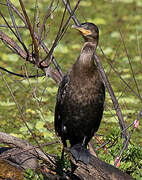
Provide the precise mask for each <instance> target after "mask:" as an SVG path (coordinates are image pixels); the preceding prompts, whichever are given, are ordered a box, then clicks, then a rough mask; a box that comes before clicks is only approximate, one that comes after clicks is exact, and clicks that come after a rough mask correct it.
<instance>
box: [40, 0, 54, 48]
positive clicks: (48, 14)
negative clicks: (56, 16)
mask: <svg viewBox="0 0 142 180" xmlns="http://www.w3.org/2000/svg"><path fill="white" fill-rule="evenodd" d="M53 3H54V0H52V1H51V3H50V6H49V8H48V9H47V12H46V14H45V16H44V18H43V23H42V25H41V27H40V32H39V38H38V41H39V44H40V42H41V37H42V33H43V30H44V27H45V24H46V21H47V19H48V17H49V16H50V14H51V8H52V6H53Z"/></svg>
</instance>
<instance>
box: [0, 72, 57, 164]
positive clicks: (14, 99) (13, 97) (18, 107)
mask: <svg viewBox="0 0 142 180" xmlns="http://www.w3.org/2000/svg"><path fill="white" fill-rule="evenodd" d="M0 75H1V77H2V79H3V81H4V82H5V84H6V86H7V88H8V90H9V92H10V94H11V97H12V99H13V101H14V102H15V105H16V107H17V109H18V111H19V114H20V116H21V120H22V122H23V123H24V125H25V126H26V128H27V129H28V131H29V132H30V133H31V135H32V137H33V139H34V140H35V142H36V143H37V145H38V147H39V149H40V150H41V151H42V152H43V153H44V154H45V155H46V156H47V158H48V159H49V161H50V162H51V163H54V162H53V161H52V160H51V158H50V157H49V156H48V155H47V154H46V153H45V152H44V151H43V149H42V148H41V146H40V144H39V143H38V141H37V139H36V137H35V135H34V134H33V132H32V131H31V129H30V128H29V126H28V125H27V123H26V121H25V119H24V116H23V113H22V112H21V109H20V106H19V104H18V103H17V100H16V98H15V96H14V95H13V92H12V90H11V88H10V86H9V85H8V83H7V81H6V79H5V78H4V76H3V74H2V73H1V72H0Z"/></svg>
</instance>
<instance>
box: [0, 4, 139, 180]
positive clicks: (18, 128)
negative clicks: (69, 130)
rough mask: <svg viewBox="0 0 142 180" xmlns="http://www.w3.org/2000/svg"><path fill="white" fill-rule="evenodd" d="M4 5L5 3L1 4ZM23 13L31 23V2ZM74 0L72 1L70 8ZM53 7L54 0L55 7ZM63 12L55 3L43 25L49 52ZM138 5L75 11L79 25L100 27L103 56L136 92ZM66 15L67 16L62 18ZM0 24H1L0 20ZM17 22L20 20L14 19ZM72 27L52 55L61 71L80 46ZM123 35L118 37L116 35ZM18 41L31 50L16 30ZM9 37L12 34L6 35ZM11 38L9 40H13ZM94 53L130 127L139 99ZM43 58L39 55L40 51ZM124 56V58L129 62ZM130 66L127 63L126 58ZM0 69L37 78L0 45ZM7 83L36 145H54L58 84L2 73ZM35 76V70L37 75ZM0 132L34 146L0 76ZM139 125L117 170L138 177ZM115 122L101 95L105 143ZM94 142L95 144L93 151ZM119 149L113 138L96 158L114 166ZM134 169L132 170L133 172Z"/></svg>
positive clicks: (55, 150) (84, 7)
mask: <svg viewBox="0 0 142 180" xmlns="http://www.w3.org/2000/svg"><path fill="white" fill-rule="evenodd" d="M0 2H1V3H5V2H6V1H5V0H1V1H0ZM12 2H13V3H14V4H15V6H17V7H19V9H20V6H19V2H18V1H15V0H12ZM23 2H24V4H25V7H26V9H27V13H28V15H29V16H30V18H31V21H34V9H35V1H34V0H31V1H28V0H24V1H23ZM49 2H50V1H49V0H40V1H39V9H40V12H39V13H40V23H41V22H42V20H43V17H44V14H45V12H46V10H47V8H48V6H49ZM75 3H76V1H71V5H72V7H74V5H75ZM56 5H57V1H55V4H54V6H56ZM0 6H1V7H2V8H1V11H2V12H3V13H4V15H5V17H7V20H8V21H9V22H10V18H9V15H8V11H7V7H6V6H2V5H0ZM63 10H64V5H63V3H62V1H59V4H58V6H57V9H56V10H55V11H54V13H53V14H52V16H51V17H50V18H49V19H48V21H47V23H46V31H48V34H47V37H46V39H45V43H46V44H47V46H48V47H49V48H50V47H51V46H52V43H53V40H54V39H55V37H56V34H57V32H58V26H59V24H60V21H61V17H62V16H61V15H62V13H63ZM141 12H142V2H141V0H113V1H109V0H99V1H97V0H82V1H81V3H80V6H79V9H78V11H77V13H76V16H77V18H78V19H79V21H80V22H85V21H90V22H93V23H95V24H96V25H97V26H98V27H99V29H100V43H99V44H100V46H101V48H102V49H103V51H104V53H105V55H106V56H107V58H108V59H110V62H111V63H112V65H113V66H114V67H115V68H116V70H117V71H118V72H119V73H120V75H121V77H122V78H123V79H124V80H125V81H126V82H127V83H128V84H129V85H130V86H131V87H132V88H133V89H134V90H135V91H136V92H137V93H139V94H141V91H142V51H141V50H142V48H141V47H142V23H141V19H142V14H141ZM66 16H67V15H66ZM15 18H17V17H16V15H15ZM0 19H1V20H0V21H1V24H4V22H3V20H2V18H0ZM16 20H17V23H19V25H22V24H21V21H20V20H19V19H18V18H17V19H16ZM72 24H73V21H71V23H70V26H69V28H68V30H67V32H66V34H65V36H64V37H63V39H62V40H61V41H60V43H59V44H58V46H57V47H56V48H55V51H54V56H55V58H56V59H57V61H58V63H59V64H60V66H61V67H62V69H63V71H64V72H67V70H68V69H69V68H70V67H71V65H72V64H73V63H74V62H75V60H76V58H77V56H78V55H79V53H80V49H81V46H82V43H83V40H82V38H81V37H80V36H79V35H78V34H77V32H76V31H74V30H72V29H71V28H70V27H71V25H72ZM1 29H2V30H3V31H4V32H6V33H7V34H8V35H11V33H10V32H9V31H8V30H7V29H6V28H4V27H3V28H2V27H1ZM119 30H121V33H122V36H121V33H120V31H119ZM20 33H21V35H22V37H23V40H24V42H25V44H26V45H27V47H29V49H30V48H31V43H32V42H31V39H30V38H29V31H28V30H26V29H22V28H21V29H20ZM11 36H12V35H11ZM13 38H14V37H13ZM123 41H124V42H125V45H126V48H127V52H128V54H127V53H126V49H125V48H124V44H123ZM97 54H98V55H99V57H100V59H101V60H102V64H103V66H104V68H105V71H106V73H107V75H108V77H109V80H110V82H111V85H112V87H113V90H114V92H115V95H116V96H117V98H118V100H119V103H120V107H121V110H122V112H123V115H124V119H125V123H126V125H129V124H130V123H132V122H133V121H134V120H135V119H136V116H137V114H138V112H139V110H140V109H141V107H142V100H141V99H140V98H138V97H137V96H136V95H135V94H134V93H133V92H132V91H131V90H130V89H128V88H127V87H126V85H125V84H123V82H122V81H121V80H120V79H119V77H118V76H117V75H116V73H114V71H113V70H112V69H111V67H110V66H109V64H108V63H107V61H106V59H105V58H104V57H103V55H102V53H101V52H100V50H99V48H98V50H97ZM41 56H43V57H44V54H42V53H41ZM128 57H129V58H128ZM128 59H129V60H130V62H131V64H130V62H129V60H128ZM131 65H132V68H133V70H134V76H135V79H136V81H137V84H138V88H136V84H135V81H134V79H133V74H132V71H131ZM0 66H2V67H5V68H7V69H8V70H11V71H14V72H18V73H24V71H25V70H24V69H25V67H26V69H27V72H28V73H29V74H36V73H37V69H36V68H35V67H34V66H33V65H31V64H29V63H28V62H27V63H25V62H24V61H23V60H21V59H20V57H18V56H17V55H16V54H13V53H11V51H10V50H9V49H8V48H7V47H6V46H5V45H4V44H3V43H2V42H0ZM1 72H2V73H3V75H4V77H5V78H6V80H7V82H8V84H9V85H10V87H11V89H12V91H13V92H14V95H15V97H16V99H17V101H18V103H19V105H20V107H21V109H22V113H23V114H24V117H25V120H26V122H27V123H28V125H29V127H30V128H31V130H32V131H33V132H34V134H35V135H36V137H37V139H38V141H39V142H40V143H45V142H53V141H56V137H55V133H54V127H53V119H54V106H55V101H56V93H57V85H56V84H55V82H54V81H53V80H52V79H49V78H43V77H42V78H38V79H30V80H29V79H28V80H24V79H22V78H19V77H15V76H12V75H10V74H7V73H5V72H3V71H1ZM39 73H40V71H39ZM0 119H1V123H0V131H2V132H7V133H10V134H12V135H15V136H18V137H20V138H24V139H27V140H29V141H31V142H32V143H33V144H34V143H35V142H34V141H33V139H32V137H31V134H30V133H29V132H28V130H27V128H26V127H25V126H24V124H23V123H22V122H21V119H20V115H19V113H18V110H17V109H16V106H15V104H14V102H13V100H12V98H11V96H10V94H9V91H8V89H7V88H6V86H5V83H4V82H3V80H2V79H1V78H0ZM141 129H142V125H141V123H140V126H139V127H138V128H137V129H135V131H134V133H133V134H132V138H131V142H130V147H129V150H128V151H126V152H125V153H124V156H123V157H122V163H121V166H120V168H121V169H123V170H124V171H126V172H128V173H129V174H132V175H133V176H134V177H135V178H137V179H141V178H142V168H141V167H142V153H141V152H142V150H141V148H142V132H141ZM119 133H120V132H119V126H118V120H117V117H116V115H115V110H114V107H113V105H112V102H111V99H110V97H109V94H108V93H107V94H106V105H105V111H104V116H103V119H102V123H101V126H100V128H99V131H98V134H100V135H103V138H104V141H105V140H107V139H108V138H114V137H116V136H118V134H119ZM96 146H97V144H95V147H96ZM121 147H122V142H121V139H120V138H118V139H117V143H116V144H115V146H113V147H112V148H110V149H109V150H108V154H105V155H104V154H103V150H102V149H101V150H99V152H98V153H99V156H100V157H101V158H103V159H104V160H106V161H107V162H109V163H111V164H113V163H114V158H115V157H116V156H117V155H118V154H119V152H120V150H121ZM44 150H45V151H46V152H48V153H56V154H60V150H61V145H60V144H53V145H50V146H46V147H44ZM134 158H135V159H134ZM133 167H135V168H134V169H133Z"/></svg>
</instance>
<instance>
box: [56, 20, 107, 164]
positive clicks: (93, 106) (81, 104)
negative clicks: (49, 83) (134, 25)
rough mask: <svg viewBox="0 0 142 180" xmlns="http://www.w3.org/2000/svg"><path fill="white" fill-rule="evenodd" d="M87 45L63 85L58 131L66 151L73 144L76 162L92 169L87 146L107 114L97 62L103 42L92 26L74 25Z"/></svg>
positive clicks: (57, 112)
mask: <svg viewBox="0 0 142 180" xmlns="http://www.w3.org/2000/svg"><path fill="white" fill-rule="evenodd" d="M72 28H74V29H76V30H78V31H79V33H80V34H81V35H82V36H83V38H84V40H85V42H84V44H83V47H82V49H81V52H80V55H79V57H78V58H77V60H76V62H75V63H74V64H73V66H72V68H71V69H70V70H68V72H67V73H66V75H65V76H64V77H63V79H62V81H61V82H60V84H59V88H58V92H57V97H56V105H55V118H54V127H55V132H56V134H57V135H58V136H60V137H61V140H62V143H63V146H64V147H67V140H69V142H70V152H71V154H72V155H73V157H74V158H75V160H76V162H78V161H81V162H83V163H84V164H86V165H88V164H89V160H90V153H89V150H88V149H87V145H88V143H89V141H90V140H91V138H92V137H93V135H94V133H96V132H97V130H98V128H99V126H100V122H101V119H102V115H103V110H104V102H105V86H104V83H103V79H102V77H101V74H100V71H99V69H98V67H97V65H96V64H95V62H94V55H95V54H96V48H97V45H98V41H99V29H98V27H97V26H96V25H95V24H93V23H91V22H85V23H82V24H80V25H72Z"/></svg>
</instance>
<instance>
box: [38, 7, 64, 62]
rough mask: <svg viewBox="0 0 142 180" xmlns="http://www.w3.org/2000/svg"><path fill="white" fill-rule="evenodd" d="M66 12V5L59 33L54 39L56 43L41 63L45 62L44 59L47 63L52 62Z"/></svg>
mask: <svg viewBox="0 0 142 180" xmlns="http://www.w3.org/2000/svg"><path fill="white" fill-rule="evenodd" d="M65 14H66V7H65V9H64V12H63V16H62V19H61V23H60V26H59V29H58V33H57V35H56V38H55V40H54V43H53V45H52V47H51V49H50V50H49V53H48V54H47V56H46V57H45V58H44V59H43V60H42V61H41V63H42V62H44V61H46V63H47V64H49V62H50V58H51V55H52V53H53V51H54V48H55V47H56V43H57V41H58V39H59V36H60V32H61V29H62V26H63V21H64V18H65Z"/></svg>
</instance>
